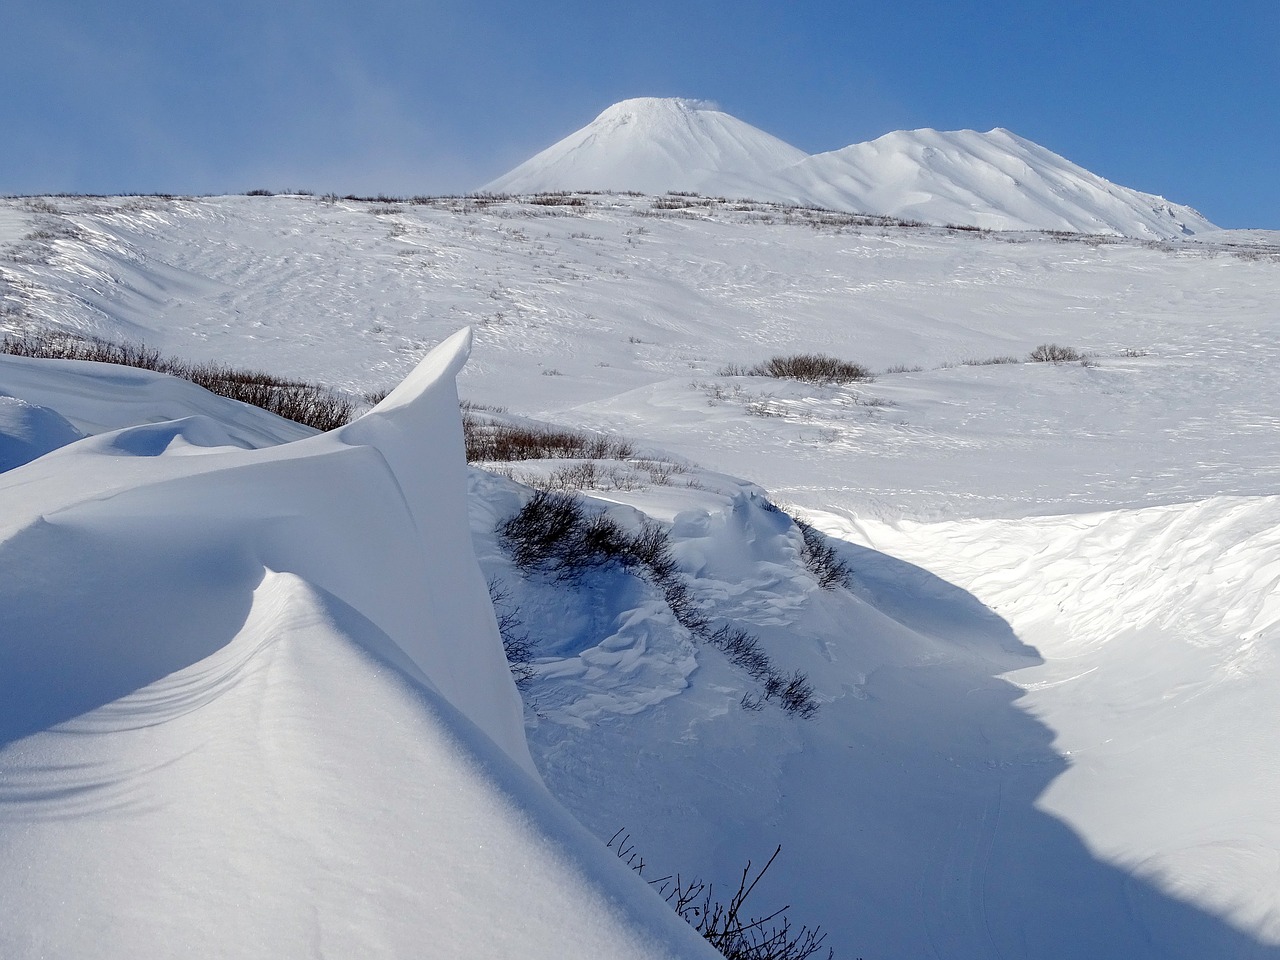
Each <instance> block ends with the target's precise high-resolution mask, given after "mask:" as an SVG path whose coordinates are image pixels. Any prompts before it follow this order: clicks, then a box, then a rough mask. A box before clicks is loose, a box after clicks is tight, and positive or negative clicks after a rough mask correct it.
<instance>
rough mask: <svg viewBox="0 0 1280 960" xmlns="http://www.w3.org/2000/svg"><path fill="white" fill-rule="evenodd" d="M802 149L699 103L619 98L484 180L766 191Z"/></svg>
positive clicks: (519, 187)
mask: <svg viewBox="0 0 1280 960" xmlns="http://www.w3.org/2000/svg"><path fill="white" fill-rule="evenodd" d="M806 156H807V154H806V153H805V152H804V151H803V150H799V149H797V148H796V147H793V146H791V145H790V144H789V143H784V142H783V141H781V140H779V139H778V138H777V137H774V136H770V135H769V134H767V133H765V132H764V131H763V130H758V129H756V128H755V127H753V126H751V125H750V124H748V123H743V122H742V121H741V120H739V119H737V118H736V117H731V116H729V114H727V113H722V112H721V111H720V110H718V109H716V108H715V107H713V106H711V105H709V104H706V103H703V102H701V101H697V100H681V99H660V98H657V97H642V98H639V99H635V100H623V101H622V102H621V103H615V104H614V105H613V106H612V107H610V108H609V109H608V110H606V111H604V113H602V114H600V116H598V117H596V118H595V119H594V120H592V121H591V122H590V123H589V124H587V125H586V126H585V127H583V128H582V129H581V130H579V131H577V132H576V133H572V134H570V135H569V136H567V137H565V138H564V139H563V140H561V141H560V142H559V143H556V144H553V145H552V146H550V147H548V148H547V149H546V150H543V151H542V152H541V153H539V154H537V155H536V156H534V157H532V158H531V159H529V160H527V161H525V162H524V163H522V164H520V166H518V167H516V168H515V169H514V170H512V171H511V172H510V173H508V174H506V175H505V176H501V177H499V178H498V179H497V180H494V181H492V182H491V183H488V184H486V185H485V187H484V189H485V190H487V191H489V192H491V193H539V192H543V191H548V190H638V191H640V192H641V193H666V192H667V191H668V190H688V191H694V192H697V193H710V194H720V193H731V194H736V195H739V196H743V195H750V196H756V195H759V194H760V193H761V192H762V191H765V190H767V188H768V184H769V183H770V182H771V178H772V176H773V175H774V174H775V173H776V172H777V171H778V170H780V169H782V168H783V167H787V166H790V165H791V164H794V163H797V162H799V161H801V160H804V159H805V157H806Z"/></svg>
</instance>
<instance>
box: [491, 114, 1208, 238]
mask: <svg viewBox="0 0 1280 960" xmlns="http://www.w3.org/2000/svg"><path fill="white" fill-rule="evenodd" d="M482 189H483V190H485V191H487V192H491V193H511V194H528V193H542V192H548V191H558V190H619V191H624V190H636V191H639V192H641V193H655V194H657V193H667V192H671V191H680V192H694V193H703V194H717V195H724V196H733V197H742V198H746V199H753V200H764V201H773V202H782V203H792V204H797V205H800V206H813V207H825V208H828V209H832V210H841V211H847V212H851V213H865V214H873V215H880V216H893V217H900V218H908V219H914V220H922V221H925V222H931V223H951V224H958V225H962V226H971V227H981V228H986V229H993V230H1065V231H1069V232H1073V233H1094V234H1118V235H1121V236H1130V237H1139V238H1150V239H1175V238H1180V237H1187V236H1193V235H1196V234H1199V233H1203V232H1206V231H1210V230H1216V229H1217V227H1215V226H1214V224H1212V223H1210V222H1209V221H1208V220H1207V219H1206V218H1205V217H1204V216H1203V215H1201V214H1200V213H1199V212H1197V211H1196V210H1194V209H1192V208H1191V207H1188V206H1185V205H1183V204H1177V203H1173V202H1172V201H1169V200H1166V199H1165V198H1164V197H1160V196H1156V195H1154V194H1149V193H1144V192H1142V191H1139V190H1134V189H1132V188H1129V187H1124V186H1120V185H1119V184H1115V183H1112V182H1111V181H1109V180H1106V179H1105V178H1103V177H1101V176H1098V175H1097V174H1094V173H1092V172H1090V171H1089V170H1086V169H1085V168H1083V167H1081V166H1079V165H1078V164H1075V163H1072V162H1071V161H1070V160H1067V159H1066V158H1065V157H1062V156H1060V155H1058V154H1056V153H1054V152H1053V151H1051V150H1049V149H1048V148H1046V147H1043V146H1040V145H1039V144H1037V143H1035V142H1033V141H1031V140H1028V139H1026V138H1024V137H1020V136H1018V135H1017V134H1016V133H1013V132H1012V131H1010V130H1007V129H1005V128H1003V127H995V128H993V129H991V130H989V131H987V132H985V133H982V132H979V131H975V130H952V131H939V130H934V129H931V128H922V129H918V130H897V131H892V132H890V133H887V134H884V135H883V136H881V137H878V138H876V139H874V140H870V141H866V142H863V143H855V144H850V145H849V146H847V147H842V148H840V149H838V150H831V151H827V152H825V153H817V154H807V153H805V152H804V151H803V150H800V149H799V148H798V147H794V146H792V145H791V144H788V143H786V142H785V141H782V140H780V139H778V138H777V137H774V136H772V135H771V134H768V133H766V132H765V131H763V130H760V129H758V128H756V127H753V126H751V125H750V124H748V123H745V122H744V121H741V120H738V119H737V118H735V117H733V116H731V115H730V114H728V113H725V112H723V111H722V110H720V109H719V108H718V107H717V106H716V105H714V104H711V103H708V102H706V101H700V100H690V99H681V98H665V99H664V98H656V97H648V98H636V99H631V100H623V101H621V102H619V103H616V104H614V105H613V106H611V107H609V108H607V109H606V110H604V111H603V112H602V113H601V114H600V115H599V116H598V117H596V119H595V120H593V121H591V123H589V124H587V125H586V126H585V127H582V128H581V129H579V130H577V131H575V132H574V133H571V134H570V135H569V136H567V137H564V138H562V139H561V140H559V141H557V142H556V143H554V144H552V145H551V146H550V147H547V148H546V149H545V150H542V151H541V152H539V153H537V154H535V155H534V156H533V157H531V158H530V159H529V160H526V161H525V162H524V163H522V164H520V165H519V166H517V167H515V168H514V169H512V170H511V171H509V172H508V173H506V174H504V175H503V176H501V177H498V178H497V179H495V180H492V181H490V182H489V183H488V184H486V185H485V186H484V187H483V188H482Z"/></svg>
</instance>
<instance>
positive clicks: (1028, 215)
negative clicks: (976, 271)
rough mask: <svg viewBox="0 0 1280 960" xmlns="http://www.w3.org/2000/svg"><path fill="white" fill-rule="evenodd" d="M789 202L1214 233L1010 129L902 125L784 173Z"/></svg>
mask: <svg viewBox="0 0 1280 960" xmlns="http://www.w3.org/2000/svg"><path fill="white" fill-rule="evenodd" d="M780 176H781V178H782V179H784V180H785V181H786V182H787V184H789V188H784V189H782V191H781V195H782V196H784V197H785V198H787V199H790V200H792V202H795V203H803V204H809V205H815V206H821V207H829V208H831V209H833V210H862V211H866V212H869V213H878V214H884V215H887V216H893V217H902V218H904V219H908V220H924V221H927V222H930V223H959V224H966V225H969V226H974V227H981V228H983V229H986V230H1069V231H1073V232H1076V233H1117V234H1121V235H1123V236H1129V237H1178V236H1190V235H1192V234H1199V233H1202V232H1204V231H1207V230H1213V229H1216V228H1215V227H1214V226H1213V224H1211V223H1210V222H1209V221H1208V220H1206V219H1205V218H1204V217H1203V216H1201V215H1200V214H1199V213H1197V212H1196V211H1195V210H1192V209H1191V208H1190V207H1186V206H1182V205H1180V204H1174V203H1170V202H1169V201H1168V200H1165V199H1164V198H1163V197H1156V196H1152V195H1151V194H1146V193H1140V192H1138V191H1136V190H1131V189H1129V188H1128V187H1121V186H1117V185H1116V184H1114V183H1111V182H1110V181H1108V180H1104V179H1103V178H1102V177H1099V176H1097V175H1096V174H1093V173H1090V172H1089V171H1088V170H1085V169H1084V168H1083V167H1080V166H1077V165H1076V164H1074V163H1071V162H1070V161H1069V160H1066V159H1064V158H1062V157H1060V156H1058V155H1057V154H1056V153H1053V152H1051V151H1049V150H1046V149H1045V148H1044V147H1042V146H1039V145H1038V144H1035V143H1032V142H1031V141H1030V140H1026V139H1024V138H1022V137H1019V136H1017V135H1016V134H1013V133H1010V132H1009V131H1008V130H1002V129H1000V128H997V129H995V130H990V131H988V132H986V133H979V132H977V131H976V130H952V131H945V132H944V131H938V130H907V131H898V132H896V133H889V134H885V135H884V136H883V137H879V138H878V139H876V140H872V141H870V142H869V143H857V144H854V145H853V146H849V147H845V148H844V149H842V150H835V151H832V152H831V153H822V154H818V155H817V156H813V157H809V158H807V159H806V160H803V161H801V162H800V163H797V164H796V165H794V166H793V167H791V168H789V169H787V170H785V171H783V172H782V173H781V175H780Z"/></svg>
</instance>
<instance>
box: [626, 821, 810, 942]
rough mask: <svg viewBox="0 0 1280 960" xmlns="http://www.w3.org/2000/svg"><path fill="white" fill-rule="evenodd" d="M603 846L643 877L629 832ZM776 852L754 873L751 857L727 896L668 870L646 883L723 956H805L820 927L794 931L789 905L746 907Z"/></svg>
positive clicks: (711, 887)
mask: <svg viewBox="0 0 1280 960" xmlns="http://www.w3.org/2000/svg"><path fill="white" fill-rule="evenodd" d="M605 846H606V847H607V848H608V849H610V850H613V852H614V854H615V855H616V856H617V857H618V859H619V860H622V861H623V862H624V863H626V864H627V866H629V867H630V868H631V869H632V870H634V871H635V872H636V873H639V874H641V875H642V876H643V874H644V869H645V866H646V864H645V861H644V858H643V857H642V856H641V855H640V854H639V853H638V852H637V851H636V849H635V845H634V844H632V843H631V836H630V834H627V835H625V836H624V835H623V831H622V830H619V831H618V832H617V833H615V834H614V835H613V836H612V837H611V838H610V840H609V842H608V843H607V844H605ZM781 852H782V846H781V844H779V845H778V846H777V847H776V848H775V849H774V851H773V855H772V856H771V857H769V859H768V860H767V861H766V862H765V864H764V866H763V867H761V868H760V869H759V870H758V871H757V872H756V874H755V876H754V877H753V876H752V875H751V867H752V864H751V861H750V860H748V861H747V865H746V866H745V867H743V868H742V876H741V877H740V878H739V879H738V888H737V890H735V891H734V893H733V894H732V896H730V897H729V899H728V901H721V900H719V899H717V897H716V894H715V888H714V886H713V885H712V884H710V883H706V882H704V881H702V880H699V879H697V878H693V879H689V880H685V879H682V878H681V876H680V875H679V874H674V875H672V874H668V875H667V876H665V877H660V878H658V879H656V880H650V881H649V885H650V886H652V887H654V888H655V889H656V890H657V891H658V893H659V894H660V895H661V896H662V898H663V899H664V900H666V901H667V903H669V904H670V905H671V908H672V909H673V910H675V912H676V913H677V914H678V915H679V916H680V918H681V919H682V920H684V921H685V922H686V923H688V924H689V926H691V927H693V928H694V929H695V930H697V931H698V933H700V934H701V935H702V937H703V939H705V940H706V941H707V942H708V943H709V944H711V946H712V947H714V948H715V949H716V950H718V951H719V952H720V954H721V956H723V957H725V960H808V958H809V957H811V956H813V955H814V954H815V953H817V952H818V951H819V950H821V949H822V947H823V944H825V943H826V940H827V935H826V934H825V933H823V932H822V928H821V927H814V928H813V929H812V930H811V929H809V927H807V926H803V925H802V926H801V927H800V929H799V930H793V929H792V926H791V920H790V918H789V917H788V916H787V911H788V910H790V909H791V905H790V904H786V905H785V906H782V907H780V908H778V909H777V910H773V911H771V912H769V913H767V914H765V915H763V916H752V915H750V914H747V913H746V912H745V907H746V902H747V899H748V898H749V897H750V896H751V894H752V892H753V891H754V890H755V888H756V885H757V884H758V883H759V882H760V878H761V877H763V876H764V875H765V873H767V872H768V870H769V868H770V867H772V866H773V862H774V861H775V860H777V859H778V855H779V854H780V853H781ZM833 956H834V951H833V950H832V949H830V948H828V950H827V960H831V958H832V957H833Z"/></svg>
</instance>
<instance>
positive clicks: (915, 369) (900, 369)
mask: <svg viewBox="0 0 1280 960" xmlns="http://www.w3.org/2000/svg"><path fill="white" fill-rule="evenodd" d="M923 372H924V367H921V366H908V365H907V364H905V363H895V364H894V365H893V366H892V367H890V368H889V369H888V370H886V371H885V373H923Z"/></svg>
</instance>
